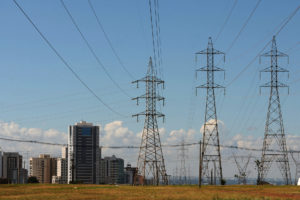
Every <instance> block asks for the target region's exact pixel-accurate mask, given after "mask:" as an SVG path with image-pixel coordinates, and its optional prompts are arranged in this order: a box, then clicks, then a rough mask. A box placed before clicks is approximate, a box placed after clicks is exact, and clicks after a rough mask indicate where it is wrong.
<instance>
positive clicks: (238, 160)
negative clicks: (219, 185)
mask: <svg viewBox="0 0 300 200" xmlns="http://www.w3.org/2000/svg"><path fill="white" fill-rule="evenodd" d="M251 157H252V155H251V154H250V155H247V156H237V155H235V154H233V158H234V162H235V164H236V167H237V169H238V172H239V174H238V175H236V177H237V178H238V183H239V184H243V185H246V184H247V176H249V174H250V171H247V168H248V165H249V162H250V159H251Z"/></svg>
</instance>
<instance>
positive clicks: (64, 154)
mask: <svg viewBox="0 0 300 200" xmlns="http://www.w3.org/2000/svg"><path fill="white" fill-rule="evenodd" d="M61 157H62V158H65V159H67V160H68V147H62V148H61Z"/></svg>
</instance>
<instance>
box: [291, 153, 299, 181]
mask: <svg viewBox="0 0 300 200" xmlns="http://www.w3.org/2000/svg"><path fill="white" fill-rule="evenodd" d="M291 156H292V159H293V160H294V163H295V167H296V169H295V185H297V181H298V179H299V178H300V152H291Z"/></svg>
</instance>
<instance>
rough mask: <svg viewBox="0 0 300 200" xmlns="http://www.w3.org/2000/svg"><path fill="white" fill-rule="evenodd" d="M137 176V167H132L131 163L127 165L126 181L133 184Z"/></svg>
mask: <svg viewBox="0 0 300 200" xmlns="http://www.w3.org/2000/svg"><path fill="white" fill-rule="evenodd" d="M136 176H137V167H131V164H127V166H126V167H125V183H126V184H130V185H133V184H134V182H135V181H134V179H135V178H136Z"/></svg>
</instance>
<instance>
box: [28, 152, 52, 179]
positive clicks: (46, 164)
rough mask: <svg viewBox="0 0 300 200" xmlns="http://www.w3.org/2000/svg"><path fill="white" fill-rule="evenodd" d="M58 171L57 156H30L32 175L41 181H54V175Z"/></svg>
mask: <svg viewBox="0 0 300 200" xmlns="http://www.w3.org/2000/svg"><path fill="white" fill-rule="evenodd" d="M56 173H57V158H51V157H50V155H48V154H41V155H40V156H39V157H38V158H30V176H35V177H37V179H38V180H39V182H40V183H52V176H56Z"/></svg>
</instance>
